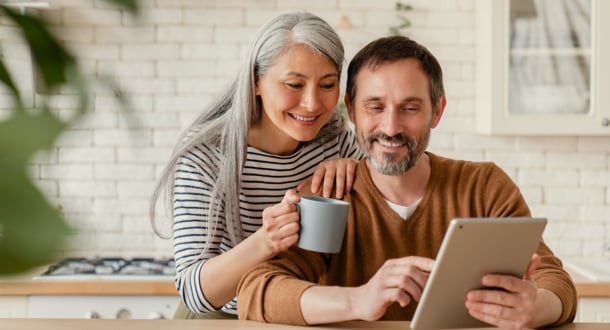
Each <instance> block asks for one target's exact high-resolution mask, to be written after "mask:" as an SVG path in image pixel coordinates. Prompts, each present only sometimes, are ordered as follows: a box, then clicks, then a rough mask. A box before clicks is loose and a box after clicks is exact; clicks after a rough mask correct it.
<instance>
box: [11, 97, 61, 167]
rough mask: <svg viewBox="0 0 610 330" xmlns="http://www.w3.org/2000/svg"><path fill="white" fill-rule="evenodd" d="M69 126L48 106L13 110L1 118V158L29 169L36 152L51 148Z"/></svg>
mask: <svg viewBox="0 0 610 330" xmlns="http://www.w3.org/2000/svg"><path fill="white" fill-rule="evenodd" d="M66 127H67V123H64V122H62V121H60V120H59V119H58V118H57V117H55V115H53V114H52V113H51V111H50V110H49V109H47V108H42V109H36V111H20V112H13V115H12V116H11V117H9V118H7V119H6V120H3V121H0V161H2V162H10V163H11V164H13V166H16V167H18V166H21V167H23V168H25V167H26V166H27V162H28V161H29V160H30V158H31V157H32V155H34V153H35V152H37V151H39V150H42V149H47V148H50V147H51V146H52V145H53V143H54V142H55V140H56V139H57V137H58V136H59V135H60V134H61V132H62V131H63V130H64V129H66Z"/></svg>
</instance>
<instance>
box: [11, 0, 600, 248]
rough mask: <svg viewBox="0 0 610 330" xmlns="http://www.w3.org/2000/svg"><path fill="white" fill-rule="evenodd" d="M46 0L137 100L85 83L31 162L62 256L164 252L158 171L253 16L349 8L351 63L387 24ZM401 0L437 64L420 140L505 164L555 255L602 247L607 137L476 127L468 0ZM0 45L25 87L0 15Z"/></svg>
mask: <svg viewBox="0 0 610 330" xmlns="http://www.w3.org/2000/svg"><path fill="white" fill-rule="evenodd" d="M49 2H50V4H51V7H50V8H49V9H46V10H45V12H44V15H45V17H48V18H49V19H50V20H51V22H53V23H54V24H55V25H56V26H55V27H54V31H56V32H57V34H58V36H59V37H60V38H61V39H63V40H65V41H66V42H67V43H68V45H69V46H70V48H71V49H73V50H74V51H75V52H76V54H78V55H79V59H80V60H81V64H82V65H83V67H84V69H85V71H86V72H88V73H89V74H91V75H105V74H112V75H114V76H115V78H116V81H117V82H118V83H119V85H120V86H121V87H122V88H123V89H125V91H126V92H128V93H129V95H130V97H131V104H132V105H133V110H134V112H133V113H132V116H133V117H128V116H127V115H126V114H125V113H122V112H121V111H120V110H119V105H118V104H117V103H116V101H115V100H114V99H113V98H112V91H108V90H104V89H103V88H100V89H97V88H96V90H98V91H97V92H96V93H95V95H93V98H92V100H93V107H92V108H93V109H92V111H91V112H90V113H89V114H88V115H87V116H86V117H85V118H84V119H83V120H82V121H80V122H79V123H77V124H76V125H75V126H74V127H72V128H71V129H70V130H69V131H67V132H66V133H65V134H64V135H63V136H62V137H61V138H60V139H59V140H58V141H57V143H56V145H55V147H53V148H52V149H51V150H49V151H45V152H42V153H40V154H39V155H37V156H36V157H35V159H34V160H33V162H32V166H31V168H30V173H31V175H32V177H33V178H35V179H36V184H37V185H38V186H39V187H40V188H41V189H42V190H43V191H44V192H45V193H46V194H47V195H48V196H49V199H50V201H51V203H52V204H53V205H57V206H58V207H60V208H61V209H62V211H63V212H64V214H65V215H66V217H67V219H68V221H69V222H70V224H72V225H73V226H74V227H75V228H76V229H77V230H78V232H77V234H76V235H75V236H74V238H73V240H71V242H70V245H69V247H67V248H66V250H65V253H66V254H76V255H83V256H94V255H113V254H117V255H118V254H121V255H126V256H169V255H171V253H172V250H171V242H170V241H169V240H162V239H160V238H157V237H156V236H155V235H154V233H153V231H152V227H151V225H150V222H149V220H148V217H147V214H148V213H147V212H148V207H149V198H150V193H151V191H152V189H153V185H154V183H155V179H156V178H157V177H158V175H159V173H160V171H161V169H162V168H163V166H164V165H165V161H166V159H167V157H168V156H169V153H170V152H171V149H172V147H173V145H174V142H175V140H176V138H177V136H178V134H179V132H180V130H181V129H182V128H184V127H185V126H186V125H187V124H188V123H189V122H190V121H191V120H193V119H194V118H195V116H197V112H198V110H199V109H201V108H202V107H203V106H204V105H205V104H206V103H207V102H209V101H210V100H211V98H212V97H213V96H214V95H215V94H217V93H218V91H219V90H220V89H221V88H222V87H223V86H224V85H225V84H226V83H227V81H228V78H229V77H230V76H231V74H232V72H233V71H234V70H235V69H236V67H237V65H238V64H239V59H240V57H241V56H242V54H243V53H244V51H245V44H246V43H247V42H248V41H249V40H250V38H251V36H252V34H253V32H254V31H255V30H256V29H257V28H258V26H259V25H260V24H262V23H263V22H264V21H266V20H267V19H269V18H270V17H272V16H274V15H276V14H277V13H280V12H285V11H291V10H304V9H309V10H311V11H312V12H314V13H316V14H318V15H320V16H321V17H322V18H324V19H326V20H327V21H328V22H329V23H330V24H331V25H333V26H337V25H338V24H339V22H340V21H341V19H342V18H343V17H346V18H347V19H348V20H349V22H350V23H351V26H352V28H350V29H338V33H339V35H340V36H341V38H342V39H343V41H344V45H345V48H346V51H347V53H346V57H347V59H348V60H349V59H351V57H352V56H353V54H354V53H355V52H356V51H358V49H360V47H362V46H363V45H364V44H366V43H367V42H369V41H370V40H372V39H374V38H376V37H379V36H382V35H385V34H387V32H388V29H389V26H390V25H393V24H396V22H397V21H398V20H397V18H396V13H395V12H394V10H393V8H394V6H395V2H396V1H395V0H379V1H369V0H334V1H329V0H314V1H307V2H302V1H296V0H257V1H250V0H155V1H153V0H140V3H141V4H143V5H144V12H143V17H142V18H141V19H138V20H134V19H132V18H131V17H130V16H129V15H127V14H126V13H122V12H121V11H119V10H117V9H116V8H114V7H112V6H110V5H108V3H107V2H105V1H98V0H96V1H85V0H51V1H49ZM407 2H408V3H410V4H411V5H413V7H414V10H413V11H411V12H408V13H406V16H408V18H409V19H410V20H411V22H412V27H411V28H409V29H408V31H407V33H408V35H410V36H411V37H413V38H415V39H416V40H418V41H420V42H421V43H423V44H424V45H426V46H428V48H430V49H431V50H432V51H433V52H434V53H435V54H436V55H437V57H438V58H439V59H440V61H441V64H442V65H443V68H444V71H445V78H446V89H447V94H448V105H447V109H446V111H445V116H444V118H443V120H442V121H441V124H440V126H439V127H438V129H436V130H435V131H434V132H433V136H432V141H431V147H430V149H431V150H432V151H434V152H437V153H440V154H442V155H445V156H448V157H455V158H463V159H472V160H487V161H495V162H496V163H498V164H499V165H500V166H502V167H503V168H504V169H505V170H506V171H507V173H508V174H509V175H510V176H511V177H512V178H513V179H514V180H515V181H516V182H517V183H518V184H519V185H520V187H521V188H522V191H523V194H524V196H525V197H526V199H527V200H528V202H529V204H530V207H531V209H532V212H533V213H534V215H537V216H545V217H548V218H549V225H548V227H547V230H546V232H545V240H546V241H547V243H549V244H550V246H551V247H552V248H553V250H554V251H555V252H556V253H557V254H559V255H560V256H576V255H602V254H605V253H606V254H607V253H608V252H606V248H607V246H608V244H609V242H610V148H609V147H608V146H609V145H610V137H493V136H492V137H490V136H480V135H477V134H475V133H474V110H473V109H474V104H475V95H476V90H475V87H474V79H475V77H474V63H475V51H474V50H475V43H476V39H475V31H474V10H475V8H474V1H473V0H459V1H442V0H412V1H407ZM0 42H1V43H2V55H3V57H4V58H5V60H6V61H7V63H9V68H10V69H11V71H12V72H13V74H14V76H15V79H16V80H17V82H18V84H19V85H20V86H21V87H22V89H23V90H24V91H26V94H27V92H28V91H31V90H32V73H31V71H30V70H31V68H30V60H29V57H28V52H27V51H26V50H25V48H24V47H23V44H22V43H21V42H20V41H19V39H18V38H17V37H16V36H15V35H14V29H13V28H12V27H11V26H8V25H7V23H6V20H0ZM5 94H6V91H5V90H0V108H2V109H5V108H7V107H8V106H9V105H10V103H9V100H8V99H7V97H6V95H5ZM26 97H29V95H26ZM53 107H54V108H56V109H58V111H59V113H60V114H61V115H62V116H68V115H69V114H70V113H71V112H70V109H71V108H73V107H74V104H73V102H72V101H71V99H70V98H69V97H68V96H64V97H61V98H58V99H57V100H55V101H54V102H53ZM0 118H1V117H0ZM131 119H133V120H131ZM163 213H167V212H163ZM162 225H163V224H162ZM164 228H165V227H164Z"/></svg>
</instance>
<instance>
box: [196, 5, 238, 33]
mask: <svg viewBox="0 0 610 330" xmlns="http://www.w3.org/2000/svg"><path fill="white" fill-rule="evenodd" d="M244 21H245V19H244V10H243V9H235V8H232V9H189V10H186V11H184V23H185V24H186V25H187V26H186V27H185V28H187V29H190V28H193V26H192V25H213V26H219V25H220V26H222V25H243V24H244ZM188 25H191V26H188Z"/></svg>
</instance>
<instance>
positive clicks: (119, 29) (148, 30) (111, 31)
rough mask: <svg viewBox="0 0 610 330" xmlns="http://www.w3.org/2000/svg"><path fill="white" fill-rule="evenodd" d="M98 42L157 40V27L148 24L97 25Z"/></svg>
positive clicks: (129, 42) (95, 35) (95, 36)
mask: <svg viewBox="0 0 610 330" xmlns="http://www.w3.org/2000/svg"><path fill="white" fill-rule="evenodd" d="M93 33H94V34H93V36H94V38H95V42H96V43H125V44H140V43H149V44H150V43H152V42H154V41H155V27H154V26H152V25H148V26H116V27H115V26H103V27H95V30H94V31H93Z"/></svg>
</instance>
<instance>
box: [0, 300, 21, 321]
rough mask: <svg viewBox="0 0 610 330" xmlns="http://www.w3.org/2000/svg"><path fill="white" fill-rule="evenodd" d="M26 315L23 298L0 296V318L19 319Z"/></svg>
mask: <svg viewBox="0 0 610 330" xmlns="http://www.w3.org/2000/svg"><path fill="white" fill-rule="evenodd" d="M26 315H27V299H26V297H25V296H0V318H20V317H26Z"/></svg>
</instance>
